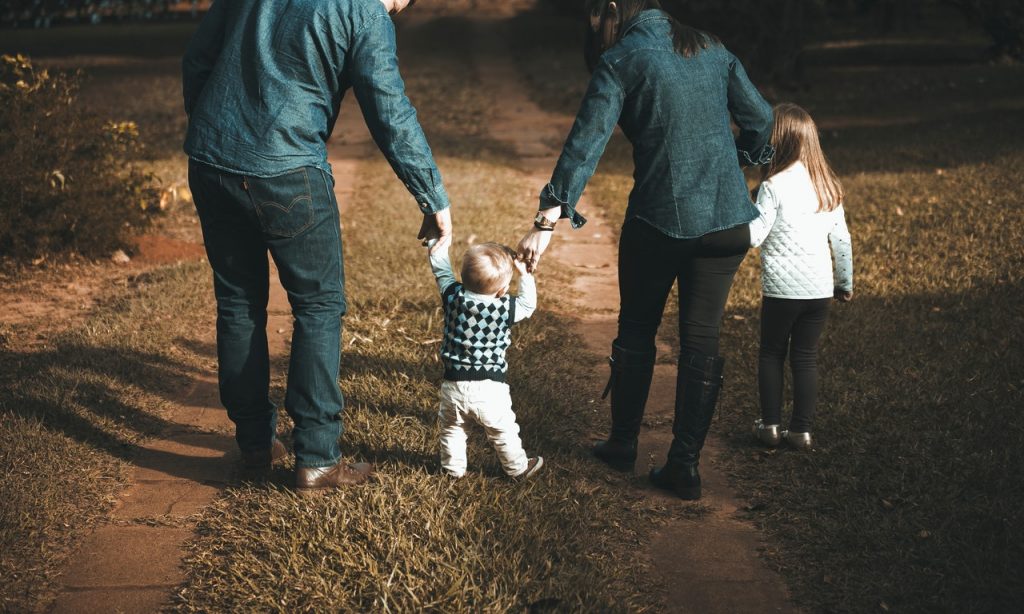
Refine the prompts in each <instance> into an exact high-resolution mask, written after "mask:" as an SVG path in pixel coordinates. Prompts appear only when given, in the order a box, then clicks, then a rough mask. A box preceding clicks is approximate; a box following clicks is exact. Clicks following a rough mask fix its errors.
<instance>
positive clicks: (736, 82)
mask: <svg viewBox="0 0 1024 614" xmlns="http://www.w3.org/2000/svg"><path fill="white" fill-rule="evenodd" d="M728 95H729V113H730V114H731V115H732V119H733V121H735V122H736V125H737V126H739V129H740V134H739V136H738V137H737V138H736V153H737V155H738V156H739V160H740V164H742V165H744V166H754V165H760V164H768V163H769V162H771V161H772V157H773V156H774V155H775V148H774V147H772V145H771V142H770V140H771V136H772V124H773V118H772V106H771V105H770V104H768V101H767V100H765V99H764V97H763V96H761V92H759V91H758V90H757V87H755V86H754V84H753V83H751V82H750V78H749V77H748V76H747V71H746V70H744V68H743V64H741V63H740V61H739V60H738V59H736V56H734V55H732V54H729V92H728Z"/></svg>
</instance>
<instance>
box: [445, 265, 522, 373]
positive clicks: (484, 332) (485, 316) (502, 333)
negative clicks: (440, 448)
mask: <svg viewBox="0 0 1024 614" xmlns="http://www.w3.org/2000/svg"><path fill="white" fill-rule="evenodd" d="M430 268H431V269H432V270H433V272H434V277H436V278H437V287H438V290H440V291H441V303H442V306H443V308H444V339H443V341H442V342H441V362H442V363H443V364H444V378H445V379H446V380H448V381H455V382H459V381H473V380H494V381H497V382H504V381H505V375H506V373H507V372H508V362H507V360H506V359H505V352H506V351H507V350H508V346H509V344H510V343H511V329H512V325H513V324H515V323H516V322H520V321H522V320H525V319H526V318H528V317H530V315H532V314H533V311H534V309H536V306H537V287H536V283H535V282H534V279H533V275H521V276H520V277H519V290H518V296H510V295H508V294H506V295H505V296H502V297H495V296H492V295H481V294H476V293H475V292H471V291H469V290H467V289H466V288H465V287H464V286H463V285H462V284H461V283H459V282H458V281H456V279H455V274H454V273H453V272H452V263H451V259H450V258H449V256H448V253H447V252H439V253H437V254H433V255H431V256H430Z"/></svg>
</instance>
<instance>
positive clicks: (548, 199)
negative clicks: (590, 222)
mask: <svg viewBox="0 0 1024 614" xmlns="http://www.w3.org/2000/svg"><path fill="white" fill-rule="evenodd" d="M555 207H558V208H559V209H561V210H562V214H561V215H560V216H559V219H561V218H569V223H570V224H571V225H572V227H573V228H580V227H581V226H583V225H584V224H586V223H587V218H585V217H583V216H582V215H580V214H579V212H577V211H576V208H575V207H573V206H572V205H570V204H569V202H568V201H567V200H564V199H561V198H559V197H558V196H556V195H555V187H554V186H553V185H551V184H550V183H549V184H547V185H546V186H544V189H543V190H541V191H540V209H541V210H542V211H543V210H545V209H554V208H555Z"/></svg>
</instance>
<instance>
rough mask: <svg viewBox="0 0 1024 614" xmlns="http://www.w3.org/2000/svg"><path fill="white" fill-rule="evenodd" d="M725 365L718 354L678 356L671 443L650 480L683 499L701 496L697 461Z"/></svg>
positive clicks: (687, 353) (712, 412)
mask: <svg viewBox="0 0 1024 614" xmlns="http://www.w3.org/2000/svg"><path fill="white" fill-rule="evenodd" d="M724 367H725V359H724V358H722V357H721V356H705V355H703V354H698V353H696V352H685V353H683V354H682V355H681V356H680V357H679V372H678V374H677V376H676V408H675V409H676V412H675V414H676V415H675V421H674V422H673V424H672V435H673V439H672V446H671V447H670V448H669V451H668V462H667V463H665V466H664V467H662V468H660V469H654V470H652V471H651V482H653V483H654V485H655V486H658V487H660V488H665V489H668V490H671V491H673V492H675V493H676V494H677V495H679V497H681V498H683V499H690V500H693V499H700V494H701V493H700V473H698V471H697V465H698V464H699V461H700V451H701V448H703V447H704V440H705V438H707V435H708V429H709V428H710V426H711V418H712V417H713V416H714V415H715V405H716V404H717V403H718V393H719V391H720V390H721V389H722V371H723V368H724Z"/></svg>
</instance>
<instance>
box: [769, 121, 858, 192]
mask: <svg viewBox="0 0 1024 614" xmlns="http://www.w3.org/2000/svg"><path fill="white" fill-rule="evenodd" d="M773 113H774V115H775V126H774V127H773V128H772V139H771V143H772V145H773V146H775V157H774V158H772V161H771V163H770V164H768V166H765V167H764V170H762V171H761V178H762V180H767V179H770V178H772V177H773V176H775V175H777V174H778V173H781V172H782V171H784V170H786V169H787V168H789V167H790V166H792V165H793V163H795V162H797V161H799V162H803V164H804V166H805V167H807V172H808V173H810V175H811V183H812V184H814V191H815V192H816V193H817V195H818V211H832V210H833V209H835V208H836V207H838V206H839V205H841V204H843V197H844V194H843V184H842V183H840V182H839V178H838V177H836V174H835V171H833V170H832V167H831V166H829V164H828V159H827V158H826V157H825V152H824V151H822V150H821V142H820V141H819V140H818V127H817V126H816V125H815V124H814V120H813V119H812V118H811V115H810V114H809V113H808V112H807V111H805V110H803V109H802V108H801V107H800V106H798V105H795V104H793V103H791V102H783V103H781V104H778V105H775V108H774V109H773Z"/></svg>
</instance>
